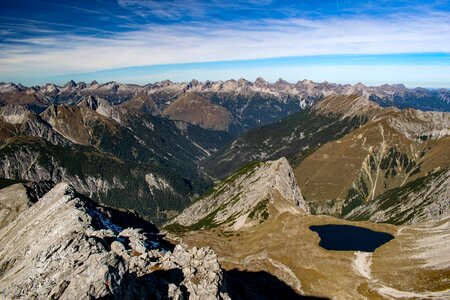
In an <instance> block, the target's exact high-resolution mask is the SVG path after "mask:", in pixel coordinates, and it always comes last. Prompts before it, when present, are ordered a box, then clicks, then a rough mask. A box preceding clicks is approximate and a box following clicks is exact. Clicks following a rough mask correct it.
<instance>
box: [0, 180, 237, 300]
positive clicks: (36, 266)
mask: <svg viewBox="0 0 450 300" xmlns="http://www.w3.org/2000/svg"><path fill="white" fill-rule="evenodd" d="M222 282H223V274H222V271H221V269H220V266H219V263H218V261H217V255H216V254H215V253H214V252H212V250H210V249H208V248H201V249H197V248H193V249H186V248H184V247H183V246H180V245H177V246H176V247H175V249H174V250H173V251H172V252H171V251H169V249H168V248H167V247H166V246H164V244H163V241H162V240H161V239H160V236H159V235H158V234H156V233H149V232H145V231H142V230H140V229H135V228H124V227H121V226H119V225H118V224H116V223H114V222H112V221H111V219H109V218H108V217H107V215H106V214H104V213H103V212H102V210H101V209H99V208H98V207H97V206H96V205H95V204H94V202H92V201H91V200H89V199H87V198H85V197H84V196H82V195H80V194H78V193H76V192H75V190H74V189H73V188H71V187H70V186H69V185H67V184H65V183H61V184H58V185H57V186H56V187H54V188H53V189H52V190H51V191H50V192H48V193H47V194H46V195H45V196H44V197H43V198H42V199H40V201H38V202H37V203H36V204H34V205H33V206H31V207H30V208H29V209H27V210H25V211H24V212H22V213H21V214H20V215H19V216H18V217H17V218H16V219H15V220H13V221H12V222H10V223H9V224H8V225H7V226H6V227H4V228H3V229H2V230H1V231H0V297H1V298H3V299H25V298H26V299H92V298H114V299H136V298H140V299H147V298H152V299H167V298H173V299H186V298H189V299H227V298H228V296H227V294H226V293H225V292H224V291H223V285H222Z"/></svg>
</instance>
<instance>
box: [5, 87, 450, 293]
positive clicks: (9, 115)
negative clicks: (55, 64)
mask: <svg viewBox="0 0 450 300" xmlns="http://www.w3.org/2000/svg"><path fill="white" fill-rule="evenodd" d="M449 149H450V92H449V91H448V90H446V89H441V90H427V89H421V88H416V89H408V88H406V87H405V86H403V85H382V86H378V87H368V86H364V85H362V84H356V85H340V84H332V83H327V82H324V83H315V82H312V81H309V80H303V81H299V82H297V83H296V84H290V83H288V82H286V81H283V80H281V79H280V80H278V81H277V82H275V83H268V82H266V81H264V80H263V79H261V78H258V79H257V80H256V81H255V82H249V81H247V80H244V79H240V80H237V81H235V80H228V81H217V82H210V81H207V82H203V83H202V82H198V81H196V80H193V81H191V82H189V83H172V82H170V81H163V82H159V83H155V84H148V85H145V86H138V85H129V84H119V83H115V82H111V83H106V84H99V83H97V82H92V83H90V84H86V83H82V82H81V83H75V82H73V81H71V82H69V83H67V84H66V85H64V86H56V85H53V84H47V85H45V86H42V87H40V86H35V87H24V86H22V85H20V84H13V83H1V84H0V188H2V189H0V216H1V218H0V226H1V227H0V245H2V247H0V249H2V250H0V271H1V272H0V295H4V296H5V297H7V298H23V297H26V298H30V297H31V298H49V297H50V298H51V297H53V298H60V297H62V298H64V297H66V298H67V297H69V298H71V297H75V296H76V297H78V296H80V295H81V294H82V293H88V295H90V297H112V296H114V295H116V296H117V297H119V296H120V297H122V298H130V299H132V298H133V297H138V296H139V295H148V296H149V297H156V298H157V299H160V298H161V299H163V298H165V297H168V296H170V297H173V298H177V297H178V299H182V298H183V297H188V296H189V297H192V298H195V297H196V296H195V295H197V296H198V297H197V298H198V299H205V298H204V297H210V298H211V299H219V298H220V299H228V298H231V299H255V298H256V299H259V298H261V299H271V298H272V297H270V296H268V295H278V296H279V297H280V298H294V297H304V296H315V297H325V298H329V297H332V298H335V299H363V298H370V299H380V298H381V299H393V298H394V299H395V298H413V299H415V298H436V299H442V298H446V297H447V296H448V295H449V294H448V292H449V286H450V265H449V263H448V262H449V261H450V258H449V257H448V254H447V253H450V246H449V244H448V242H447V241H448V239H449V238H450V236H449V228H450V227H449V226H450V223H449V216H450V201H449V199H450V184H449V178H450V152H449ZM75 216H76V217H75ZM141 216H142V217H141ZM144 219H145V220H144ZM63 220H67V222H66V223H67V228H66V227H65V225H63ZM149 221H151V222H152V223H148V222H149ZM66 223H64V224H66ZM153 224H155V225H156V226H158V227H159V228H160V229H162V232H159V231H158V229H157V228H156V227H155V225H153ZM326 224H341V225H353V226H360V227H365V228H368V229H372V230H374V231H383V232H386V233H389V234H391V235H392V236H393V240H392V241H390V242H388V243H386V244H384V245H383V246H381V247H379V248H377V249H376V250H375V252H373V253H371V252H360V251H329V250H326V249H324V248H322V247H320V238H319V236H318V235H317V233H315V232H314V231H311V230H310V226H319V225H326ZM58 228H59V229H58ZM131 228H140V229H141V231H139V230H137V229H136V230H135V229H131ZM164 235H165V237H163V236H164ZM33 236H40V237H41V238H40V242H39V243H37V244H36V245H32V244H33ZM50 236H53V237H54V238H53V239H51V238H49V237H50ZM119 244H120V245H119ZM152 245H158V246H152ZM175 245H177V246H175ZM16 247H20V248H23V249H29V250H27V251H24V252H23V253H22V252H20V253H19V252H17V253H16V252H15V251H14V250H15V248H16ZM199 247H207V248H201V249H203V250H201V251H200V250H198V248H199ZM73 249H81V250H79V251H78V252H79V253H80V254H79V255H78V254H77V255H78V256H79V257H78V256H76V254H75V253H76V252H77V251H75V250H73ZM137 253H138V254H137ZM165 253H166V254H165ZM83 255H85V256H83ZM94 256H95V257H96V258H92V259H90V260H86V261H85V262H83V260H85V259H86V258H87V257H94ZM138 257H139V259H138ZM186 257H189V259H187V258H186ZM205 257H208V259H206V258H205ZM97 258H98V259H97ZM147 258H148V259H147ZM204 259H206V260H207V261H208V262H207V264H206V265H202V264H201V263H200V261H202V260H204ZM63 260H66V261H67V263H64V262H63ZM21 261H23V262H22V263H20V264H19V262H21ZM219 264H220V266H219ZM211 266H214V267H213V271H211V272H208V271H207V270H208V268H210V267H211ZM72 269H73V270H72ZM55 270H61V271H60V272H57V271H55ZM93 270H97V271H93ZM100 270H102V271H100ZM103 270H104V271H105V272H103ZM197 270H198V271H197ZM169 271H170V272H169ZM42 272H44V273H42ZM55 272H56V273H55ZM73 272H75V273H73ZM92 272H94V273H95V276H94V277H92V276H91V277H89V276H88V275H89V274H90V273H92ZM155 272H156V273H155ZM166 272H168V273H166ZM337 273H338V274H340V276H336V274H337ZM39 274H46V275H45V276H43V277H41V278H40V279H38V277H39V276H40V275H39ZM76 274H80V276H78V275H76ZM133 274H134V275H133ZM196 274H197V275H198V276H200V277H198V276H197V275H196ZM405 274H407V276H406V275H405ZM77 276H78V277H77ZM133 276H137V277H133ZM64 277H65V278H67V279H66V280H63V278H64ZM45 278H47V279H45ZM48 278H54V279H52V280H49V279H48ZM80 278H84V279H80ZM101 278H108V279H107V282H108V283H107V284H106V285H105V284H104V282H103V283H101V282H102V280H103V279H101ZM133 278H134V279H133ZM203 280H204V281H203ZM103 281H104V280H103ZM32 282H35V284H33V283H32ZM155 285H156V286H159V287H160V288H161V289H162V290H159V288H158V289H155ZM209 285H211V286H214V290H213V289H212V287H211V290H209V289H208V286H209ZM10 286H14V287H17V288H14V289H11V288H8V287H10ZM258 289H261V290H258ZM24 291H27V292H24ZM85 291H87V292H85ZM139 291H141V292H139ZM115 293H116V294H115ZM140 293H141V294H140ZM80 297H81V296H80Z"/></svg>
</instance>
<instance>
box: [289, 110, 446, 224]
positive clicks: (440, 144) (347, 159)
mask: <svg viewBox="0 0 450 300" xmlns="http://www.w3.org/2000/svg"><path fill="white" fill-rule="evenodd" d="M371 113H373V110H371ZM449 126H450V115H449V114H448V113H440V112H421V111H416V110H402V111H397V110H386V109H383V110H381V111H379V112H378V113H377V115H376V116H375V117H373V119H372V120H370V121H369V122H367V123H366V124H364V125H363V126H362V127H360V128H358V129H356V130H354V131H352V132H350V133H348V134H347V135H345V136H344V137H342V138H340V139H337V140H335V141H332V142H330V143H327V144H325V145H323V146H322V147H320V148H319V149H317V150H316V151H315V152H314V153H312V154H311V155H310V156H308V157H306V158H305V159H304V160H303V161H302V162H301V163H300V165H298V166H297V167H296V171H295V173H296V178H297V181H298V183H299V186H300V188H301V190H302V192H303V195H304V197H305V199H306V200H307V202H308V203H309V204H310V207H311V210H312V211H313V212H315V213H318V214H332V215H336V216H343V217H345V216H346V215H348V214H349V213H351V211H352V210H353V209H354V208H356V207H358V206H360V205H363V204H364V203H366V202H369V201H373V200H374V199H375V198H376V197H378V196H379V195H381V194H382V193H384V192H386V191H389V190H392V189H395V188H399V187H403V186H405V185H406V184H408V183H409V182H411V181H414V180H416V179H418V178H421V177H424V176H427V175H429V174H432V173H434V172H436V171H439V170H442V169H446V168H448V167H449V164H450V156H449V155H448V147H449V136H448V133H449V132H448V128H449ZM337 174H345V176H338V175H337Z"/></svg>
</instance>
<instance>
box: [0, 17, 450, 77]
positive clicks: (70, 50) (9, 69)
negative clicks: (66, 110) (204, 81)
mask: <svg viewBox="0 0 450 300" xmlns="http://www.w3.org/2000/svg"><path fill="white" fill-rule="evenodd" d="M447 17H448V16H446V15H442V14H428V15H424V16H406V15H404V16H401V15H398V16H395V17H391V19H385V18H384V19H378V18H375V17H372V18H369V17H363V18H361V17H352V18H345V19H344V18H328V19H319V20H317V19H316V20H315V19H302V18H291V19H284V20H276V19H265V20H255V21H251V20H248V21H239V22H209V23H203V22H194V21H193V22H187V23H183V24H169V25H164V24H150V25H149V24H146V25H139V26H135V28H134V30H133V31H128V32H123V33H120V32H119V33H117V32H116V33H110V32H108V35H107V36H102V35H100V36H97V37H96V36H83V35H77V34H54V35H46V36H43V37H39V36H38V37H27V38H23V37H22V38H20V37H15V38H12V39H13V40H14V44H6V45H5V44H4V45H2V53H1V54H0V69H1V71H0V72H1V73H2V74H3V75H5V74H18V73H21V72H24V70H27V69H32V70H35V71H36V72H38V73H54V72H59V73H69V72H79V71H90V70H98V69H107V68H116V67H125V66H138V65H152V64H163V63H164V64H166V63H182V62H183V63H184V62H202V61H222V60H236V59H255V58H266V57H281V56H299V55H321V54H370V53H374V54H382V53H408V52H409V53H412V52H417V53H421V52H450V36H449V35H448V32H450V22H449V19H448V18H447ZM24 26H26V25H24ZM90 29H91V28H86V30H90ZM93 30H95V28H94V29H93ZM100 31H101V30H100Z"/></svg>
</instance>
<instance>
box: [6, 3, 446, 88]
mask: <svg viewBox="0 0 450 300" xmlns="http://www.w3.org/2000/svg"><path fill="white" fill-rule="evenodd" d="M259 76H261V77H264V78H265V79H266V80H269V81H275V80H277V79H278V78H279V77H282V78H284V79H286V80H288V81H291V82H295V81H297V80H302V79H305V78H308V79H312V80H315V81H329V82H339V83H356V82H363V83H366V84H373V85H377V84H382V83H404V84H406V85H407V86H424V87H450V0H448V1H447V0H430V1H415V0H411V1H399V0H392V1H386V0H379V1H367V0H361V1H355V0H350V1H346V0H330V1H317V0H303V1H302V0H297V1H277V0H273V1H272V0H237V1H223V0H221V1H219V0H210V1H199V0H191V1H185V0H170V1H153V0H114V1H113V0H111V1H110V0H82V1H67V0H60V1H50V0H0V81H14V82H21V83H23V84H27V85H34V84H44V83H46V82H55V83H58V84H62V83H64V82H66V81H67V80H68V79H74V80H83V81H91V80H94V79H95V80H97V81H99V82H106V81H112V80H114V81H118V82H130V83H139V84H144V83H148V82H154V81H159V80H164V79H171V80H173V81H189V80H191V79H192V78H196V79H199V80H207V79H210V80H224V79H229V78H235V79H238V78H241V77H243V78H247V79H249V80H254V79H255V78H256V77H259Z"/></svg>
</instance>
